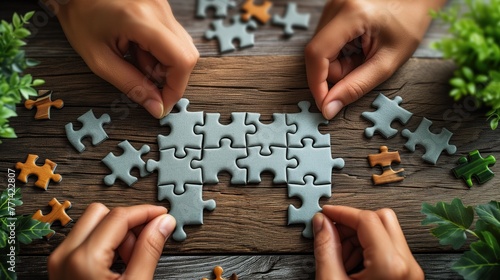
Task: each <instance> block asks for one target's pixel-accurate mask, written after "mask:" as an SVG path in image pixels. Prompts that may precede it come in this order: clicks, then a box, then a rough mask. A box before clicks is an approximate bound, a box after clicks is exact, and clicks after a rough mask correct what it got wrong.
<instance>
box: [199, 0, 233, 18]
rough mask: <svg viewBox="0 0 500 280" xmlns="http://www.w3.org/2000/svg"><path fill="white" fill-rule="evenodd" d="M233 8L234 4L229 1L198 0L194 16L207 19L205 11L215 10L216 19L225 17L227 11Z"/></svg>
mask: <svg viewBox="0 0 500 280" xmlns="http://www.w3.org/2000/svg"><path fill="white" fill-rule="evenodd" d="M234 7H236V3H235V2H234V1H230V0H198V5H197V7H196V16H197V17H199V18H205V17H207V13H206V11H207V9H215V16H216V17H226V16H227V10H228V9H229V8H234Z"/></svg>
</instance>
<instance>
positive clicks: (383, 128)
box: [361, 93, 413, 139]
mask: <svg viewBox="0 0 500 280" xmlns="http://www.w3.org/2000/svg"><path fill="white" fill-rule="evenodd" d="M401 102H403V98H401V97H400V96H396V97H395V98H394V100H391V99H389V98H387V97H386V96H385V95H383V94H381V93H380V94H379V95H378V96H377V98H376V99H375V101H373V103H372V106H373V107H376V108H378V109H377V111H374V112H363V113H362V114H361V116H363V117H364V118H365V119H367V120H369V121H371V122H372V123H373V124H374V126H372V127H368V128H366V129H365V135H366V137H368V138H372V137H373V135H374V134H375V132H379V133H380V134H382V136H384V137H385V138H386V139H388V138H391V137H394V136H395V135H396V134H397V133H398V130H397V129H394V128H392V127H391V124H392V122H393V121H395V120H398V121H399V122H400V123H401V124H406V123H407V122H408V121H409V120H410V118H411V116H412V115H413V113H411V112H409V111H407V110H405V109H403V108H402V107H400V106H399V105H400V104H401Z"/></svg>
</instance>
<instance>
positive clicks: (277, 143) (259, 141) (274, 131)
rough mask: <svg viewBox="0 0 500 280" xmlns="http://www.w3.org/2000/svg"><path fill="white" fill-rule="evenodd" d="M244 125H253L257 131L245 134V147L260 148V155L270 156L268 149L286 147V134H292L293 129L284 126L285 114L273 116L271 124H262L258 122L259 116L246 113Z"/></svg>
mask: <svg viewBox="0 0 500 280" xmlns="http://www.w3.org/2000/svg"><path fill="white" fill-rule="evenodd" d="M246 124H253V125H255V127H256V129H257V131H256V132H255V133H253V134H247V146H248V147H255V146H259V147H262V150H261V154H262V155H270V154H271V150H270V147H271V146H273V147H283V148H286V147H287V139H286V138H287V133H288V132H293V131H294V128H293V127H292V126H289V125H287V124H286V116H285V114H273V122H272V123H270V124H263V123H261V122H260V114H258V113H247V120H246Z"/></svg>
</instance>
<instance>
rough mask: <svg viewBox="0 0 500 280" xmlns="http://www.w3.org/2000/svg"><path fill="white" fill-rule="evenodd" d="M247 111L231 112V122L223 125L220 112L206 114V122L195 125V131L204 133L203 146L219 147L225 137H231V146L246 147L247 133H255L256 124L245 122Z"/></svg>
mask: <svg viewBox="0 0 500 280" xmlns="http://www.w3.org/2000/svg"><path fill="white" fill-rule="evenodd" d="M246 116H247V114H246V113H231V123H230V124H228V125H222V124H220V122H219V119H220V114H219V113H207V114H205V124H204V125H203V126H200V125H197V126H195V127H194V132H195V133H197V134H203V148H219V147H220V144H221V143H220V141H221V139H223V138H229V139H231V147H233V148H246V146H247V143H246V135H247V134H248V133H255V126H254V125H247V124H245V119H246Z"/></svg>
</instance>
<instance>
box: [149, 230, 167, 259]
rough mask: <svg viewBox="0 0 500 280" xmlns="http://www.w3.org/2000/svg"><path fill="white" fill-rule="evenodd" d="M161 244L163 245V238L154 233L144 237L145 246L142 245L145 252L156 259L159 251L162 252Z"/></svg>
mask: <svg viewBox="0 0 500 280" xmlns="http://www.w3.org/2000/svg"><path fill="white" fill-rule="evenodd" d="M158 235H159V233H158ZM163 246H164V242H163V238H162V237H160V236H157V235H155V236H151V237H150V238H148V239H146V246H144V249H145V250H146V252H148V254H149V255H150V256H151V257H153V258H155V259H158V258H160V256H161V253H162V252H163Z"/></svg>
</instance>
